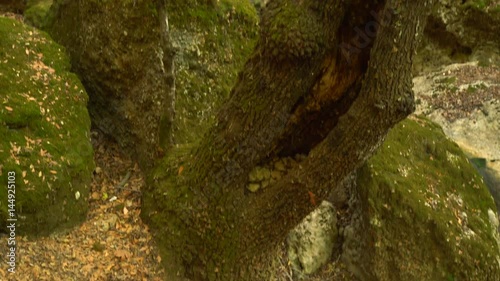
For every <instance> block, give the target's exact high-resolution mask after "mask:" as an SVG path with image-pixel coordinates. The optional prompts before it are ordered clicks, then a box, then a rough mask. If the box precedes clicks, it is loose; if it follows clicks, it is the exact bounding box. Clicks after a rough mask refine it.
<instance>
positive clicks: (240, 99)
mask: <svg viewBox="0 0 500 281" xmlns="http://www.w3.org/2000/svg"><path fill="white" fill-rule="evenodd" d="M431 2H432V0H421V1H406V0H387V1H373V2H370V3H367V2H366V1H362V0H351V1H349V0H346V1H334V0H328V1H313V0H302V1H296V0H275V1H271V2H270V3H269V4H268V6H267V7H266V10H265V11H263V14H262V23H261V37H260V39H259V42H258V44H257V47H256V49H255V51H254V53H253V55H252V57H251V58H250V59H249V61H248V62H247V63H246V65H245V68H244V69H243V71H242V72H241V73H240V75H239V78H238V81H237V83H236V85H235V87H234V88H233V90H232V93H231V96H230V98H229V100H228V101H227V103H226V104H225V105H224V106H223V107H222V108H221V110H220V112H219V114H218V116H217V122H216V124H215V125H214V126H213V128H211V130H210V131H209V132H208V133H207V134H206V135H205V137H204V138H203V139H202V140H201V141H200V143H199V144H197V145H196V146H195V147H194V148H193V149H191V150H190V151H188V152H186V153H185V154H184V155H183V156H182V157H180V158H179V159H180V160H175V161H176V162H175V163H176V164H175V165H172V166H171V167H170V168H169V170H168V171H167V174H168V175H167V176H165V177H162V178H154V177H151V181H150V183H151V189H150V190H149V191H147V192H146V194H145V196H144V209H143V215H144V218H145V219H146V221H149V223H150V224H151V226H152V227H153V229H154V230H156V233H157V237H158V238H159V241H160V244H161V245H162V251H163V256H164V263H165V265H166V266H167V270H168V271H169V272H170V274H171V275H172V276H170V277H169V280H185V279H184V278H186V279H188V280H265V279H264V278H265V275H266V273H265V269H266V264H267V263H266V261H267V258H268V256H269V253H268V252H267V251H268V250H269V249H272V246H273V245H275V244H276V243H278V242H280V241H282V240H283V239H284V237H285V236H286V234H287V233H288V231H289V230H290V229H291V228H293V227H294V226H295V225H296V224H297V223H298V222H299V221H300V220H301V219H302V218H304V217H305V216H306V215H307V214H308V213H310V212H311V211H312V210H313V209H314V207H315V205H314V201H315V200H311V197H314V198H315V199H316V200H318V202H319V201H320V200H322V199H324V198H326V197H327V195H328V194H329V193H330V192H331V191H332V189H335V188H337V187H338V186H339V184H340V183H341V182H342V181H343V180H344V178H346V177H347V176H348V175H349V174H350V173H351V172H352V171H354V170H356V169H357V168H358V167H360V165H362V164H363V163H364V161H365V160H366V159H367V158H368V157H370V156H371V155H372V153H373V152H374V150H375V149H376V148H377V147H378V146H379V144H380V143H381V142H382V140H383V138H384V137H385V135H386V134H387V132H388V131H389V130H390V128H391V127H392V126H394V125H395V124H396V123H397V122H399V121H401V120H402V119H404V118H405V117H406V116H407V115H408V114H410V113H411V112H412V111H413V110H414V101H413V93H412V82H411V63H412V58H413V56H414V54H415V50H416V47H417V43H418V42H417V41H418V40H417V39H418V37H419V35H420V34H421V33H422V30H423V25H424V23H425V18H426V15H427V12H428V7H430V5H431ZM172 153H173V152H172ZM297 153H301V154H307V155H308V156H307V158H306V159H305V160H304V161H303V162H302V163H301V164H300V165H299V167H297V168H295V169H294V170H292V171H290V172H289V173H288V174H287V176H286V177H284V178H283V179H282V180H281V181H278V182H277V183H275V184H273V185H272V186H269V187H267V188H266V189H264V190H259V191H258V192H256V193H250V192H248V191H246V189H245V185H246V182H247V179H248V174H249V172H250V171H251V170H252V168H253V167H255V166H256V165H262V164H264V163H266V162H268V161H270V160H271V159H272V158H275V157H282V156H290V155H295V154H297ZM172 155H173V154H172ZM173 158H174V157H173V156H172V159H173ZM173 161H174V160H173ZM154 182H156V183H154ZM361 235H362V234H360V236H361ZM368 262H369V260H368ZM364 268H369V266H368V267H367V266H365V267H364ZM176 278H177V279H176Z"/></svg>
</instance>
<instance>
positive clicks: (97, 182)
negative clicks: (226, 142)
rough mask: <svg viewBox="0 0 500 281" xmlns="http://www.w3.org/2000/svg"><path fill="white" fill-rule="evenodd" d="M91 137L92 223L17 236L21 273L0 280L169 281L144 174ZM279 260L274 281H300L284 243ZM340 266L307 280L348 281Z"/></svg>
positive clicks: (3, 245)
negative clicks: (145, 210) (147, 215)
mask: <svg viewBox="0 0 500 281" xmlns="http://www.w3.org/2000/svg"><path fill="white" fill-rule="evenodd" d="M91 135H92V144H93V147H94V161H95V164H96V169H95V172H94V175H93V180H92V186H91V195H90V199H89V201H90V202H89V203H90V210H89V213H88V215H87V220H86V221H85V222H83V223H82V224H81V225H80V226H79V227H77V228H74V229H70V230H68V231H66V232H61V233H55V234H52V235H50V236H48V237H43V238H37V239H28V238H27V237H19V236H18V237H16V240H17V241H18V248H17V255H18V256H17V261H16V262H17V264H16V271H15V273H9V272H8V271H7V264H6V263H2V265H1V266H0V280H16V281H32V280H36V281H42V280H50V281H52V280H64V281H79V280H95V281H98V280H99V281H100V280H125V281H136V280H152V281H155V280H158V281H160V280H165V272H164V271H163V269H162V268H161V266H160V261H161V258H160V256H159V253H158V250H157V247H156V245H155V243H154V240H153V238H152V235H151V234H150V232H149V229H148V227H147V225H145V224H144V223H143V222H142V220H141V218H140V212H141V209H140V207H141V188H142V187H143V186H144V184H145V182H144V178H143V175H142V173H141V171H140V170H139V168H138V166H137V164H134V163H133V162H132V160H131V159H130V157H128V156H126V155H125V154H124V153H123V152H122V151H121V150H120V147H119V145H118V144H117V143H116V142H114V141H112V140H110V139H108V138H106V137H105V136H103V135H102V134H101V133H100V132H98V131H92V134H91ZM6 240H7V239H6V237H1V238H0V241H1V242H0V251H1V252H7V241H6ZM276 256H277V258H276V263H275V264H274V269H275V270H274V272H275V275H274V278H273V280H276V281H293V280H298V278H299V276H296V275H295V273H294V272H293V270H292V268H291V265H290V264H289V262H288V258H287V254H286V246H285V245H284V244H283V245H281V246H280V247H278V249H277V252H276ZM336 264H337V262H332V263H329V264H328V265H327V266H325V267H323V268H322V269H321V270H320V271H319V272H318V273H316V274H314V275H312V276H309V278H306V279H302V280H309V281H319V280H345V277H346V275H349V273H347V270H346V269H345V267H344V266H342V265H341V266H340V267H339V266H336ZM337 265H338V264H337ZM351 277H352V276H351Z"/></svg>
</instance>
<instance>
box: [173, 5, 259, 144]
mask: <svg viewBox="0 0 500 281" xmlns="http://www.w3.org/2000/svg"><path fill="white" fill-rule="evenodd" d="M204 3H207V1H197V0H177V1H168V3H167V11H168V13H169V16H170V17H169V25H170V36H171V39H172V42H173V45H174V47H175V48H176V52H177V55H176V57H175V65H176V90H175V95H176V104H175V108H176V118H175V121H174V129H173V134H174V140H175V142H176V143H178V144H185V143H190V142H193V141H196V140H198V139H199V138H200V136H202V135H203V133H204V132H205V129H206V128H208V127H209V126H208V125H207V124H208V123H210V122H212V121H213V120H214V115H215V114H214V112H216V109H217V108H218V107H219V106H220V104H221V103H222V101H224V100H225V99H226V98H227V97H228V96H229V92H230V91H231V88H232V87H233V85H234V84H235V81H236V77H237V74H238V71H240V70H241V69H242V67H243V64H244V63H245V61H246V59H247V58H248V57H249V55H250V53H251V51H252V49H253V47H254V44H255V41H256V39H257V33H258V16H257V12H256V10H255V8H254V7H253V6H252V4H251V3H250V1H248V0H221V1H218V4H217V5H210V4H204Z"/></svg>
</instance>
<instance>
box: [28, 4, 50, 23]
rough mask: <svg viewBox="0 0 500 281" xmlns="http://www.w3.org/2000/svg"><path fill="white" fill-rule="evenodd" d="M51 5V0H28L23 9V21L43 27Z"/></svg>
mask: <svg viewBox="0 0 500 281" xmlns="http://www.w3.org/2000/svg"><path fill="white" fill-rule="evenodd" d="M51 5H52V0H28V3H27V4H26V10H25V11H24V20H25V22H26V23H28V24H30V25H33V26H34V27H37V28H43V27H44V25H45V18H46V15H47V12H48V11H49V9H50V6H51Z"/></svg>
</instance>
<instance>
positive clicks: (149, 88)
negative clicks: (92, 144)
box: [46, 0, 174, 170]
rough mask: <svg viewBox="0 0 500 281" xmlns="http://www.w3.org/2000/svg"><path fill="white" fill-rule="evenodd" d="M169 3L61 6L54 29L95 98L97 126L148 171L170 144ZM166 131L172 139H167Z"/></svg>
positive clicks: (62, 2)
mask: <svg viewBox="0 0 500 281" xmlns="http://www.w3.org/2000/svg"><path fill="white" fill-rule="evenodd" d="M163 3H164V1H161V0H155V1H145V0H137V1H83V0H78V1H70V0H58V1H54V3H53V5H52V7H51V9H50V11H49V14H48V15H47V25H46V28H47V30H48V31H49V33H50V34H51V35H52V37H53V38H54V39H55V40H56V41H57V42H59V43H60V44H62V45H63V46H65V47H66V49H67V51H68V52H69V55H70V58H71V63H72V66H73V68H72V69H73V70H74V71H75V72H76V73H77V74H78V75H79V76H80V78H81V79H82V83H83V84H84V85H85V88H86V89H87V91H88V93H89V112H90V115H91V117H92V122H93V125H94V126H96V127H97V128H99V129H100V130H102V131H103V132H104V133H106V134H108V135H110V136H112V137H114V138H115V139H116V140H117V141H118V143H119V144H120V145H121V146H122V147H123V149H124V150H125V151H126V152H128V153H129V154H130V155H132V156H133V157H134V159H135V160H137V161H138V162H139V164H140V166H141V168H143V169H144V170H147V169H149V168H150V167H152V165H153V163H154V160H155V159H156V158H157V156H158V155H159V154H161V153H160V152H161V150H162V149H161V145H160V143H163V144H164V145H165V146H168V145H169V143H170V140H169V137H170V133H169V130H170V128H171V122H172V118H173V114H174V112H173V102H174V99H173V88H174V76H173V51H172V49H171V47H170V42H169V39H168V28H169V24H168V21H169V19H168V18H167V15H166V12H165V7H164V6H163V5H164V4H163ZM160 127H162V128H163V129H164V130H165V131H166V132H165V134H164V136H165V139H163V140H160Z"/></svg>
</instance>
